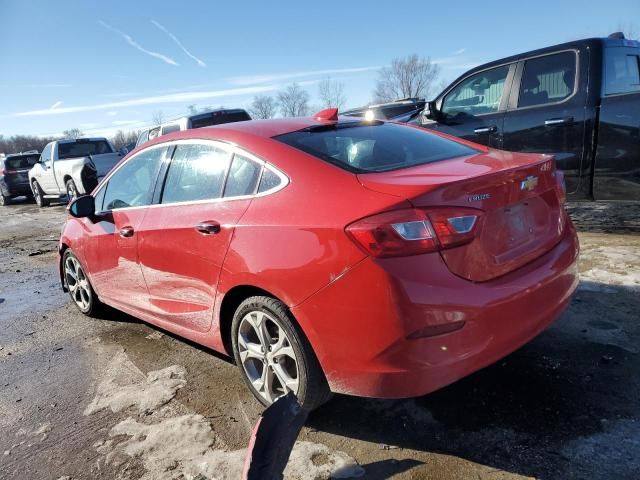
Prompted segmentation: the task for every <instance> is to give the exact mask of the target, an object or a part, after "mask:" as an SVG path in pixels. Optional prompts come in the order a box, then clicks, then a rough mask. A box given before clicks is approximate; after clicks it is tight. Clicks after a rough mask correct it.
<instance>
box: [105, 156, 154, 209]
mask: <svg viewBox="0 0 640 480" xmlns="http://www.w3.org/2000/svg"><path fill="white" fill-rule="evenodd" d="M165 150H166V148H151V149H149V150H143V151H142V152H140V153H138V154H137V155H135V156H134V157H131V158H130V159H129V160H127V161H126V163H125V164H124V165H122V167H120V168H118V170H116V172H115V173H114V174H113V175H111V177H110V178H109V181H108V182H107V184H106V185H105V187H103V188H102V190H106V191H105V193H104V194H103V193H102V192H101V191H99V192H97V193H96V198H97V199H98V198H100V197H101V196H102V195H104V200H103V209H104V210H116V209H118V208H127V207H141V206H145V205H149V204H150V203H151V198H152V196H153V188H154V186H155V183H156V178H157V176H158V170H159V169H160V163H161V161H162V156H163V154H164V151H165ZM96 206H97V205H96Z"/></svg>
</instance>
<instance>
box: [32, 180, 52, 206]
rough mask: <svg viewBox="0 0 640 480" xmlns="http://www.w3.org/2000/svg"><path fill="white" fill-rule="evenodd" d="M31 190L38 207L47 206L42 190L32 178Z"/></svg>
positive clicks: (47, 202)
mask: <svg viewBox="0 0 640 480" xmlns="http://www.w3.org/2000/svg"><path fill="white" fill-rule="evenodd" d="M31 191H32V192H33V198H35V199H36V203H37V204H38V206H39V207H40V208H43V207H48V206H49V200H47V199H46V198H44V192H43V191H42V189H41V188H40V185H38V182H37V181H36V180H34V181H33V183H32V184H31Z"/></svg>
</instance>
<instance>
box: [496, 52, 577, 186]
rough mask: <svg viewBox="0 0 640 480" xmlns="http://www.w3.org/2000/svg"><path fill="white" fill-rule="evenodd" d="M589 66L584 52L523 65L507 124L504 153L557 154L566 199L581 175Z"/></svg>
mask: <svg viewBox="0 0 640 480" xmlns="http://www.w3.org/2000/svg"><path fill="white" fill-rule="evenodd" d="M587 63H588V58H587V56H586V51H584V52H582V53H580V52H579V51H577V50H565V51H561V52H554V53H550V54H546V55H542V56H537V57H533V58H529V59H527V60H524V61H521V62H519V64H518V68H517V72H516V76H515V79H514V88H513V89H512V94H511V97H510V99H509V110H508V112H507V113H506V114H505V118H504V144H503V148H504V150H510V151H514V152H533V153H548V154H553V155H554V156H555V157H556V164H557V167H558V168H559V169H560V170H563V171H564V174H565V181H566V184H567V192H568V193H573V192H575V191H576V190H577V189H578V184H579V181H580V173H581V170H582V161H583V149H584V145H585V138H584V134H585V104H586V86H587V75H588V73H587V72H588V69H587V67H588V65H587ZM580 85H583V86H584V88H580Z"/></svg>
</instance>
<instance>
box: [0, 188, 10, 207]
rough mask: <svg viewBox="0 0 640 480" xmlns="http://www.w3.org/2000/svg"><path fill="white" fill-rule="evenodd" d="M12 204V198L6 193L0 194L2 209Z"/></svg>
mask: <svg viewBox="0 0 640 480" xmlns="http://www.w3.org/2000/svg"><path fill="white" fill-rule="evenodd" d="M10 203H11V197H7V196H6V195H5V194H4V193H2V192H0V207H4V206H5V205H9V204H10Z"/></svg>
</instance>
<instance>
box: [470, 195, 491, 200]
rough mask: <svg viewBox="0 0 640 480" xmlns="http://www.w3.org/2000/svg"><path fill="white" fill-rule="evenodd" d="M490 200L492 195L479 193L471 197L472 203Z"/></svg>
mask: <svg viewBox="0 0 640 480" xmlns="http://www.w3.org/2000/svg"><path fill="white" fill-rule="evenodd" d="M488 198H491V194H490V193H478V194H476V195H469V201H470V202H479V201H480V200H486V199H488Z"/></svg>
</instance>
